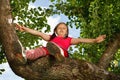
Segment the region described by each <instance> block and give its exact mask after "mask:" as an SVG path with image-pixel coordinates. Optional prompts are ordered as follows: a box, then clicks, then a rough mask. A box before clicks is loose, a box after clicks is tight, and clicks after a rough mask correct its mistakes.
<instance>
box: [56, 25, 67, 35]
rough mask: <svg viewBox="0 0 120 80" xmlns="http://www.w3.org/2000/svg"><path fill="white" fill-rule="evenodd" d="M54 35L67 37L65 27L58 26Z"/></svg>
mask: <svg viewBox="0 0 120 80" xmlns="http://www.w3.org/2000/svg"><path fill="white" fill-rule="evenodd" d="M56 33H57V35H58V36H61V37H65V36H66V35H67V26H66V25H65V24H60V25H59V26H58V27H57V29H56Z"/></svg>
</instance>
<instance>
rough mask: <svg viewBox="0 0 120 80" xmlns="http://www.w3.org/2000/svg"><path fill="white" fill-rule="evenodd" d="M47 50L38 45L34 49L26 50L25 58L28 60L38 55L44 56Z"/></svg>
mask: <svg viewBox="0 0 120 80" xmlns="http://www.w3.org/2000/svg"><path fill="white" fill-rule="evenodd" d="M46 55H47V52H46V50H45V49H44V48H43V47H38V48H36V49H31V50H26V58H27V59H29V60H35V59H37V58H39V57H43V56H46Z"/></svg>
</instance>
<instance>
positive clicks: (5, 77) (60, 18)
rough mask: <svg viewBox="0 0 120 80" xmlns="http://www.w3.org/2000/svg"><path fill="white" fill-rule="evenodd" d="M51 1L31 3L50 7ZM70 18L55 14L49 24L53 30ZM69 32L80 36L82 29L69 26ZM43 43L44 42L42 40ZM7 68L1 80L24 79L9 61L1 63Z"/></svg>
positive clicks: (2, 66) (1, 66) (0, 65)
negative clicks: (13, 69) (12, 68)
mask: <svg viewBox="0 0 120 80" xmlns="http://www.w3.org/2000/svg"><path fill="white" fill-rule="evenodd" d="M49 4H51V3H50V1H49V0H36V2H35V3H34V4H32V3H31V4H30V7H38V6H41V7H48V6H49ZM67 21H68V18H67V17H66V16H64V15H63V14H61V15H54V16H51V17H49V18H48V24H49V25H50V26H51V31H52V30H53V28H54V26H56V24H58V23H59V22H67ZM69 33H70V36H71V37H75V38H76V37H79V33H80V29H76V28H75V27H73V28H72V29H71V28H69ZM42 43H43V42H42ZM3 68H4V69H5V70H6V71H5V72H3V74H2V75H0V80H24V79H23V78H21V77H19V76H17V75H15V74H14V73H13V72H12V70H11V68H10V67H9V65H8V63H4V64H0V69H3Z"/></svg>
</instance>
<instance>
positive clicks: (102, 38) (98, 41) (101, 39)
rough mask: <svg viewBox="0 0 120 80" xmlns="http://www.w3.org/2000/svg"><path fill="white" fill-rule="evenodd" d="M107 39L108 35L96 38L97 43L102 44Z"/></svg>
mask: <svg viewBox="0 0 120 80" xmlns="http://www.w3.org/2000/svg"><path fill="white" fill-rule="evenodd" d="M105 38H106V35H100V36H99V37H97V38H96V42H97V43H100V42H102V41H104V40H105Z"/></svg>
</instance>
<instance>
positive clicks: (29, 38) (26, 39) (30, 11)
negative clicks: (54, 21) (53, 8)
mask: <svg viewBox="0 0 120 80" xmlns="http://www.w3.org/2000/svg"><path fill="white" fill-rule="evenodd" d="M31 1H32V2H35V0H26V1H24V0H21V1H19V0H17V1H14V0H12V1H11V7H12V10H13V11H12V14H13V17H14V19H15V20H18V23H19V24H22V25H24V26H26V27H29V28H31V29H35V30H38V31H41V30H42V29H43V28H44V29H45V31H44V32H49V31H50V26H49V25H48V24H47V20H46V17H47V16H49V15H47V14H46V13H45V11H46V9H42V8H41V7H37V8H29V3H30V2H31ZM18 4H19V5H18ZM18 36H19V38H20V41H21V42H22V43H23V45H24V46H26V47H31V46H33V45H34V43H37V44H38V40H39V39H40V38H38V37H36V36H33V35H30V34H28V33H24V32H19V31H18Z"/></svg>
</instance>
